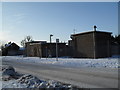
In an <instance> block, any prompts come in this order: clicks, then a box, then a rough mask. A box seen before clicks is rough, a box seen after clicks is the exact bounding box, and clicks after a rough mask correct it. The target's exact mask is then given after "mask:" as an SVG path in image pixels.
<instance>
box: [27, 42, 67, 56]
mask: <svg viewBox="0 0 120 90" xmlns="http://www.w3.org/2000/svg"><path fill="white" fill-rule="evenodd" d="M57 46H58V57H63V56H66V54H67V47H66V43H58V44H57ZM26 56H32V57H56V43H47V42H46V41H32V42H28V43H26Z"/></svg>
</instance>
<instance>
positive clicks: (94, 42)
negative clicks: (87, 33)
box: [93, 26, 97, 59]
mask: <svg viewBox="0 0 120 90" xmlns="http://www.w3.org/2000/svg"><path fill="white" fill-rule="evenodd" d="M96 28H97V27H96V26H94V32H93V45H94V59H95V58H96V40H95V34H96V33H95V32H96Z"/></svg>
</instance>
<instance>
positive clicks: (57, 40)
mask: <svg viewBox="0 0 120 90" xmlns="http://www.w3.org/2000/svg"><path fill="white" fill-rule="evenodd" d="M58 43H59V39H56V61H58Z"/></svg>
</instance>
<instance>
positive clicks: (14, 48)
mask: <svg viewBox="0 0 120 90" xmlns="http://www.w3.org/2000/svg"><path fill="white" fill-rule="evenodd" d="M19 48H20V47H19V46H18V45H17V44H16V43H14V42H13V43H11V42H10V43H9V44H6V45H5V48H3V50H2V56H14V55H17V54H18V50H19Z"/></svg>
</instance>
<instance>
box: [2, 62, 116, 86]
mask: <svg viewBox="0 0 120 90" xmlns="http://www.w3.org/2000/svg"><path fill="white" fill-rule="evenodd" d="M2 64H3V65H11V66H13V67H14V68H15V69H16V71H18V72H20V73H24V74H32V75H35V76H37V77H38V78H43V79H52V80H56V81H60V82H63V83H67V84H72V85H75V86H78V87H80V88H118V69H106V68H72V67H63V66H62V67H61V66H55V65H48V64H35V63H30V62H29V63H28V62H22V61H21V62H17V61H12V60H11V61H10V60H9V61H7V60H3V61H2Z"/></svg>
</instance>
